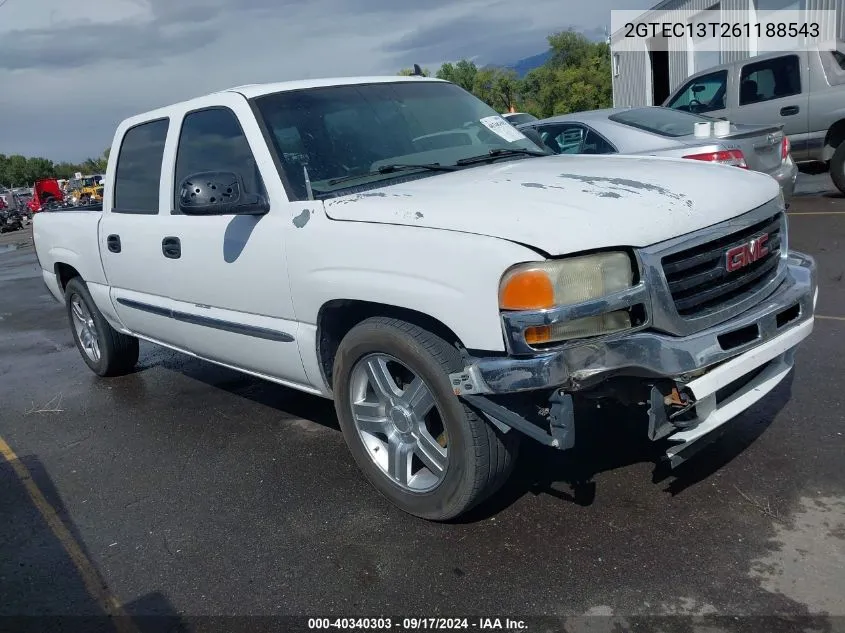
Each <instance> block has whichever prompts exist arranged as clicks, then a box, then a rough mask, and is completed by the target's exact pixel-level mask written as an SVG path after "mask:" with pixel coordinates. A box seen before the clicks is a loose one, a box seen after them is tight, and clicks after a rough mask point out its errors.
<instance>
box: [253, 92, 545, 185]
mask: <svg viewBox="0 0 845 633" xmlns="http://www.w3.org/2000/svg"><path fill="white" fill-rule="evenodd" d="M255 105H256V108H257V110H258V113H259V116H260V118H261V119H263V123H264V125H265V127H266V129H267V130H268V134H269V137H270V139H269V140H270V142H271V143H272V144H273V145H274V148H275V151H276V153H277V155H278V158H279V162H280V163H281V167H282V170H283V171H284V176H285V178H286V180H287V182H288V184H289V186H290V187H291V188H292V189H293V192H294V194H295V195H296V197H297V198H298V199H304V198H305V197H307V187H306V181H305V174H306V170H307V175H308V179H309V181H310V185H311V188H312V191H313V193H314V196H315V197H320V196H321V195H323V196H331V195H334V194H335V193H340V192H342V191H343V190H344V189H348V188H349V187H358V186H361V185H367V186H372V185H374V184H382V183H383V184H390V182H391V181H395V179H397V178H402V179H407V178H422V177H428V176H435V175H437V174H438V173H441V172H440V171H437V170H433V169H431V168H422V167H421V168H420V170H419V171H418V172H417V171H415V170H413V169H408V168H403V169H402V170H390V169H387V170H385V169H382V170H381V171H379V168H380V167H384V166H386V165H403V166H404V165H415V164H419V165H428V166H431V165H435V164H436V165H441V166H455V165H457V164H458V161H460V160H461V159H466V158H472V157H476V156H481V155H485V154H489V153H490V151H491V150H503V149H521V150H532V151H533V152H537V151H538V147H537V146H536V145H535V144H534V143H533V142H532V141H530V140H529V139H527V138H526V137H525V136H524V135H523V134H522V133H521V132H519V131H518V130H516V128H514V127H513V126H512V125H510V124H509V123H507V122H506V121H505V120H504V119H502V117H501V116H500V115H499V114H498V113H497V112H496V111H495V110H493V109H492V108H490V107H489V106H488V105H486V104H485V103H484V102H483V101H481V100H479V99H477V98H476V97H474V96H472V95H471V94H469V93H468V92H466V91H465V90H463V89H461V88H459V87H458V86H456V85H454V84H450V83H446V82H432V81H420V80H411V81H407V82H403V81H399V82H395V83H377V84H364V85H351V86H331V87H326V88H315V89H310V90H298V91H289V92H277V93H273V94H269V95H264V96H261V97H257V98H256V99H255ZM495 154H497V153H496V152H494V155H495ZM498 154H499V155H503V154H501V153H500V152H499V153H498ZM527 155H528V154H527V153H516V152H514V153H513V154H512V155H511V154H508V155H507V158H510V159H524V158H525V157H526V156H527ZM349 176H360V178H348V177H349Z"/></svg>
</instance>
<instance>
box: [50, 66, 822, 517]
mask: <svg viewBox="0 0 845 633" xmlns="http://www.w3.org/2000/svg"><path fill="white" fill-rule="evenodd" d="M34 240H35V247H36V254H37V257H38V261H39V264H40V266H41V269H42V272H43V278H44V281H45V283H46V284H47V287H48V288H49V289H50V292H51V293H52V294H53V295H54V296H55V297H56V299H58V300H59V301H61V302H63V303H64V304H65V305H66V309H67V315H68V319H69V323H70V327H71V329H72V333H73V337H74V340H75V341H76V345H77V346H78V348H79V351H80V353H81V356H82V359H83V360H84V361H85V363H86V364H87V365H88V366H89V368H90V369H91V370H92V371H94V372H95V373H96V374H98V375H100V376H117V375H120V374H125V373H127V372H129V371H131V370H132V368H133V366H134V365H135V364H136V362H137V359H138V341H139V339H144V340H147V341H152V342H154V343H157V344H159V345H164V346H166V347H170V348H172V349H174V350H178V351H180V352H184V353H187V354H190V355H193V356H196V357H199V358H202V359H206V360H208V361H211V362H213V363H218V364H220V365H224V366H226V367H230V368H234V369H237V370H240V371H242V372H246V373H248V374H251V375H253V376H258V377H261V378H264V379H267V380H271V381H274V382H276V383H279V384H281V385H285V386H287V387H291V388H294V389H299V390H302V391H305V392H308V393H312V394H315V395H317V396H323V397H325V398H331V399H333V400H334V404H335V408H336V411H337V416H338V419H339V422H340V426H341V429H342V431H343V436H344V438H345V440H346V442H347V444H348V446H349V449H350V451H351V453H352V455H353V456H354V459H355V461H356V462H357V464H358V465H359V467H360V469H361V470H362V471H363V473H364V474H365V475H366V477H367V478H368V479H369V480H370V481H371V482H372V484H373V485H374V486H375V487H376V488H377V489H378V490H379V491H381V492H382V493H383V494H384V495H385V496H387V497H388V498H389V499H390V500H391V501H392V502H393V503H395V504H396V505H397V506H399V507H400V508H402V509H403V510H405V511H407V512H409V513H412V514H414V515H417V516H420V517H424V518H427V519H432V520H446V519H449V518H452V517H455V516H457V515H459V514H461V513H463V512H465V511H466V510H467V509H469V508H471V507H472V506H473V505H475V504H477V503H479V502H480V501H481V500H483V499H484V498H486V497H488V496H490V495H491V494H493V493H494V492H495V491H496V489H497V488H498V487H499V486H501V484H502V483H503V482H504V481H505V479H506V478H507V475H508V474H509V472H510V469H511V468H512V466H513V463H514V458H515V456H516V454H517V449H518V447H519V444H520V441H521V440H522V439H523V438H525V437H526V436H527V437H529V438H531V439H533V440H536V441H539V442H542V443H544V444H546V445H548V446H551V447H555V448H557V449H561V450H565V449H571V448H572V447H573V446H575V442H576V440H577V437H576V434H575V421H576V417H577V416H578V415H580V413H577V412H579V411H581V409H582V407H580V406H579V407H577V408H576V406H575V405H576V404H580V400H581V399H582V398H588V397H589V398H612V399H615V400H618V401H620V402H622V403H623V404H625V405H629V406H630V407H631V408H632V409H633V410H635V411H639V413H640V414H641V419H642V433H643V434H647V436H648V437H649V438H650V439H651V440H654V441H659V442H661V443H663V444H664V445H665V447H666V457H665V458H666V460H668V462H669V463H670V464H672V465H675V464H678V463H680V462H682V461H683V460H685V459H687V458H688V457H689V456H690V455H691V454H692V452H694V451H695V450H696V449H697V447H700V446H701V445H703V444H705V443H706V441H707V438H712V437H713V436H714V435H715V434H714V433H713V431H715V430H716V429H718V428H719V427H721V426H722V425H724V424H725V423H726V422H728V421H729V420H730V419H731V418H733V417H734V416H736V415H737V414H739V413H741V412H742V411H744V410H745V409H747V408H748V407H749V406H751V405H752V404H753V403H754V402H756V401H758V400H759V399H761V398H763V397H764V396H765V395H766V394H767V393H768V392H769V391H771V390H772V389H773V388H774V387H775V386H776V385H777V384H778V383H779V382H780V381H781V380H782V379H783V378H784V377H785V376H786V375H787V374H788V372H789V371H790V369H791V368H792V366H793V357H794V353H795V350H796V346H797V345H798V344H799V343H800V342H801V341H802V339H804V338H805V337H806V336H808V335H809V334H810V332H811V330H812V327H813V312H814V308H815V304H816V297H817V290H816V273H815V265H814V262H813V260H812V259H811V258H810V257H808V256H807V255H803V254H801V253H798V252H795V251H791V250H789V248H788V232H787V217H786V215H785V213H784V203H783V199H782V197H781V194H780V188H779V187H778V184H777V182H775V181H774V180H773V179H772V178H770V177H769V176H766V175H763V174H759V173H755V172H748V171H746V170H741V169H735V168H733V167H729V166H722V165H718V164H702V163H699V162H697V161H689V160H683V159H673V158H650V157H639V156H581V155H575V156H549V155H547V154H546V153H545V152H543V151H541V150H540V148H539V147H538V146H537V145H536V144H535V143H534V142H532V141H531V140H530V139H528V138H526V137H525V136H524V135H523V134H522V133H521V132H519V131H518V130H517V129H516V128H514V127H513V126H511V125H510V124H509V123H507V122H506V121H505V120H504V119H502V118H501V116H500V115H499V114H497V113H496V112H495V111H493V110H492V109H491V108H489V107H488V106H487V105H485V104H484V103H483V102H481V101H480V100H478V99H476V98H475V97H473V96H472V95H470V94H469V93H467V92H466V91H464V90H463V89H461V88H459V87H458V86H456V85H454V84H451V83H448V82H445V81H440V80H435V79H428V78H421V77H405V78H399V77H375V78H356V79H334V80H309V81H298V82H288V83H279V84H269V85H249V86H242V87H238V88H233V89H230V90H225V91H223V92H218V93H216V94H211V95H208V96H204V97H201V98H198V99H193V100H191V101H187V102H184V103H178V104H176V105H171V106H168V107H165V108H161V109H159V110H155V111H152V112H148V113H146V114H142V115H140V116H136V117H133V118H130V119H128V120H126V121H124V122H123V123H121V124H120V126H119V127H118V129H117V131H116V133H115V136H114V141H113V144H112V147H111V153H110V155H109V163H108V169H107V176H106V180H105V191H104V197H103V208H102V210H101V211H91V210H88V211H74V210H64V211H61V212H47V213H40V214H37V215H36V217H35V222H34ZM612 433H613V429H608V435H609V437H611V438H612V437H613V435H612Z"/></svg>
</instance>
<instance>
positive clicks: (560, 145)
mask: <svg viewBox="0 0 845 633" xmlns="http://www.w3.org/2000/svg"><path fill="white" fill-rule="evenodd" d="M717 121H718V120H717V119H711V118H709V117H704V116H700V115H697V114H690V113H688V112H681V111H678V110H672V109H669V108H662V107H658V106H654V107H647V108H612V109H607V110H591V111H587V112H577V113H574V114H564V115H562V116H556V117H552V118H549V119H543V120H540V121H532V122H529V123H524V124H522V125H518V126H517V127H518V128H519V129H520V130H522V131H523V132H525V131H528V130H534V131H536V132H537V133H538V134H539V136H540V139H541V140H542V141H543V143H545V145H546V146H547V147H548V148H549V149H550V150H551V151H553V152H554V153H555V154H616V153H619V154H642V155H645V156H670V157H677V158H689V159H694V160H703V161H709V162H717V163H723V164H726V165H735V166H736V167H741V168H744V169H753V170H754V171H760V172H763V173H765V174H768V175H770V176H772V177H773V178H774V179H775V180H777V181H778V183H780V186H781V189H782V190H783V195H784V198H785V199H786V200H789V198H791V197H792V193H793V191H794V190H795V179H796V178H797V177H798V168H797V167H796V165H795V162H794V161H793V160H792V156H791V155H790V151H789V150H790V148H789V138H788V137H787V136H786V135H784V133H783V126H780V125H743V124H734V123H731V124H730V126H729V130H728V133H727V134H724V135H718V136H717V135H716V133H715V132H714V131H712V130H711V132H710V134H709V135H708V136H707V137H706V138H702V137H697V136H696V135H695V124H696V123H711V124H714V123H716V122H717ZM532 136H534V135H533V134H532Z"/></svg>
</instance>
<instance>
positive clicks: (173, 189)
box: [159, 93, 307, 385]
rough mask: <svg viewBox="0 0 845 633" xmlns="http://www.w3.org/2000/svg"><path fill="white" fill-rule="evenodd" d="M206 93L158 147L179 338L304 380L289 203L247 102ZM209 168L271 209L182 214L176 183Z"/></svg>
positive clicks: (236, 362) (243, 364) (240, 363)
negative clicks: (163, 148) (235, 180)
mask: <svg viewBox="0 0 845 633" xmlns="http://www.w3.org/2000/svg"><path fill="white" fill-rule="evenodd" d="M210 99H213V100H212V101H210V102H209V105H208V107H204V108H199V109H195V110H192V111H190V112H186V113H185V115H184V118H183V119H182V121H181V126H179V127H178V128H174V135H173V138H174V142H173V144H172V145H171V144H169V147H168V151H167V152H166V154H165V165H166V166H167V168H166V169H165V173H166V176H165V178H166V179H168V181H169V182H168V184H167V187H168V189H169V192H170V196H169V200H168V203H169V208H168V209H167V211H166V212H164V213H163V215H162V223H161V227H160V235H159V239H163V240H169V241H170V243H171V244H172V249H171V255H170V258H169V259H168V269H169V285H170V288H171V293H172V298H173V306H174V315H175V317H176V321H177V323H178V327H179V328H180V331H181V337H182V338H183V339H184V341H185V344H186V347H187V349H188V350H189V351H191V352H193V353H195V354H197V355H199V356H202V357H205V358H208V359H210V360H214V361H217V362H221V363H224V364H228V365H232V366H235V367H238V368H242V369H246V370H248V371H252V372H255V373H258V374H261V375H265V376H268V377H271V378H274V379H277V380H282V381H287V382H290V383H292V384H297V385H299V384H306V383H307V379H306V377H305V370H304V369H303V366H302V360H301V359H300V355H299V349H298V344H297V328H298V325H297V321H296V318H295V315H294V311H293V303H292V300H291V295H290V286H289V283H288V270H287V262H286V256H285V236H286V235H287V232H288V231H289V230H290V229H292V228H293V224H292V223H291V217H292V214H291V206H290V203H289V202H288V200H287V198H286V194H285V192H284V188H283V185H282V183H281V179H280V177H279V175H278V172H277V171H276V169H275V167H274V164H273V160H272V158H271V156H270V153H269V150H268V149H267V147H266V144H265V143H264V142H263V140H262V136H261V132H260V130H259V128H258V125H257V123H256V121H255V117H254V115H253V114H252V112H251V110H250V108H249V105H248V103H247V102H246V100H245V99H244V98H243V97H242V96H241V95H237V94H234V93H232V94H226V95H222V96H221V95H215V96H213V97H210ZM177 129H178V133H177V132H176V130H177ZM245 130H246V132H245ZM250 139H251V140H250ZM213 171H223V172H234V173H236V174H238V175H239V176H240V177H241V179H242V181H243V184H244V189H245V191H246V193H261V194H263V195H265V196H266V197H267V198H268V199H269V201H270V211H269V212H268V213H266V214H265V215H256V216H253V215H235V214H226V215H204V216H198V215H184V214H183V213H182V212H181V211H180V208H179V197H180V189H181V183H182V181H183V180H184V179H185V178H186V177H188V176H190V175H192V174H197V173H200V172H213Z"/></svg>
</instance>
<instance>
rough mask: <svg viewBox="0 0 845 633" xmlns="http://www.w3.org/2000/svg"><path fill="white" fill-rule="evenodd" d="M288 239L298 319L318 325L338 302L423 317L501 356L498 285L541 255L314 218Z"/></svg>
mask: <svg viewBox="0 0 845 633" xmlns="http://www.w3.org/2000/svg"><path fill="white" fill-rule="evenodd" d="M291 236H292V237H291V239H290V240H289V241H288V251H289V258H288V264H289V272H290V283H291V293H292V297H293V304H294V309H295V311H296V317H297V320H298V321H300V322H303V323H307V324H316V323H317V318H318V314H319V311H320V308H321V307H322V306H323V305H324V304H326V303H328V302H329V301H334V300H337V299H350V300H359V301H369V302H374V303H382V304H387V305H391V306H396V307H400V308H405V309H409V310H415V311H417V312H420V313H422V314H426V315H428V316H430V317H432V318H434V319H436V320H438V321H440V322H441V323H443V324H444V325H445V326H446V327H448V328H449V329H451V330H452V331H453V332H454V333H455V334H456V335H457V336H458V338H459V339H460V340H461V342H462V343H463V345H464V346H465V347H467V348H469V349H477V350H488V351H505V344H504V339H503V335H502V325H501V321H500V318H499V302H498V292H499V280H500V279H501V276H502V273H504V271H505V270H506V269H507V268H509V267H510V266H512V265H513V264H515V263H519V262H524V261H539V260H542V259H543V258H542V257H541V256H539V255H538V254H537V253H535V252H534V251H532V250H530V249H529V248H527V247H525V246H521V245H519V244H515V243H512V242H508V241H506V240H502V239H498V238H493V237H486V236H480V235H475V234H469V233H460V232H456V231H446V230H441V229H429V228H423V227H413V226H400V225H390V224H369V223H364V222H338V221H334V220H329V219H328V218H326V216H324V215H322V214H319V213H315V214H314V215H313V216H312V218H311V220H310V221H309V222H308V223H307V224H306V225H304V226H303V227H302V228H301V229H298V230H294V231H293V232H292V233H291Z"/></svg>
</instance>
